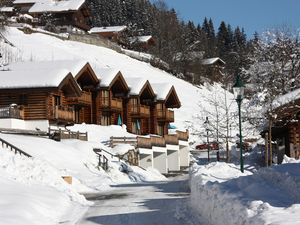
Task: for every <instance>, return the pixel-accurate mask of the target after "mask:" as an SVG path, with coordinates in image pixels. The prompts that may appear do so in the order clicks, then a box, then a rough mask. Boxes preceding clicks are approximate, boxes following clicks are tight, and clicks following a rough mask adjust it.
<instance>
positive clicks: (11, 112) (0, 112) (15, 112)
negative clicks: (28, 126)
mask: <svg viewBox="0 0 300 225" xmlns="http://www.w3.org/2000/svg"><path fill="white" fill-rule="evenodd" d="M0 118H12V119H24V110H23V109H19V108H18V107H17V106H8V107H3V108H0Z"/></svg>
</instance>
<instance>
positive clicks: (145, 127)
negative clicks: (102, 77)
mask: <svg viewBox="0 0 300 225" xmlns="http://www.w3.org/2000/svg"><path fill="white" fill-rule="evenodd" d="M126 80H127V82H128V84H129V87H130V92H129V95H128V100H127V108H126V125H127V130H128V131H129V132H131V133H134V134H150V132H151V124H150V123H151V121H150V118H151V114H150V108H151V106H153V104H154V100H155V97H156V96H155V93H154V91H153V89H152V86H151V85H150V83H149V81H148V80H146V79H143V78H140V77H131V78H127V79H126Z"/></svg>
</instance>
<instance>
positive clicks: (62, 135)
mask: <svg viewBox="0 0 300 225" xmlns="http://www.w3.org/2000/svg"><path fill="white" fill-rule="evenodd" d="M48 134H49V138H52V139H54V140H56V141H60V140H61V139H78V140H82V141H87V140H88V134H87V132H85V133H81V132H79V131H77V132H76V131H75V132H74V131H70V130H62V129H58V130H56V129H51V128H49V129H48Z"/></svg>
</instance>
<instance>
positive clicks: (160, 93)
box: [151, 83, 181, 136]
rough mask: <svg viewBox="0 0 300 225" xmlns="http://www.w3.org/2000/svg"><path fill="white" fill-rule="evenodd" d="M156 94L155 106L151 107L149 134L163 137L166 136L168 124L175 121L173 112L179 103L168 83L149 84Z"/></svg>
mask: <svg viewBox="0 0 300 225" xmlns="http://www.w3.org/2000/svg"><path fill="white" fill-rule="evenodd" d="M151 86H152V87H153V90H154V92H155V94H156V102H155V105H153V106H152V107H151V125H152V127H151V133H154V134H158V135H161V136H164V135H166V134H168V126H169V123H171V122H174V121H175V117H174V111H172V110H170V108H180V106H181V103H180V101H179V98H178V95H177V93H176V90H175V88H174V86H173V85H171V84H169V83H151Z"/></svg>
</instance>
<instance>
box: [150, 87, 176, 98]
mask: <svg viewBox="0 0 300 225" xmlns="http://www.w3.org/2000/svg"><path fill="white" fill-rule="evenodd" d="M151 86H152V88H153V91H154V93H155V94H156V99H157V100H166V98H167V96H168V94H169V92H170V90H171V88H172V87H173V85H172V84H170V83H151Z"/></svg>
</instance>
